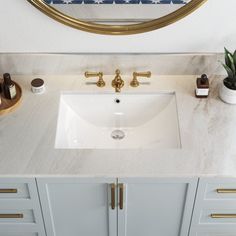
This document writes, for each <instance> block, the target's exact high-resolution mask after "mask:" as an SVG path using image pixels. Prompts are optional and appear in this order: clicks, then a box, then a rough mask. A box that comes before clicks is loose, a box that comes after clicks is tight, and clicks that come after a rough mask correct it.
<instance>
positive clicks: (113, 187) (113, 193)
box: [110, 184, 116, 210]
mask: <svg viewBox="0 0 236 236" xmlns="http://www.w3.org/2000/svg"><path fill="white" fill-rule="evenodd" d="M110 187H111V209H112V210H114V209H115V208H116V185H115V184H111V185H110Z"/></svg>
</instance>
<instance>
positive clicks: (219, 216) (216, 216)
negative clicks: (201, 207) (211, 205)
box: [211, 214, 236, 219]
mask: <svg viewBox="0 0 236 236" xmlns="http://www.w3.org/2000/svg"><path fill="white" fill-rule="evenodd" d="M211 218H213V219H234V218H235V219H236V214H211Z"/></svg>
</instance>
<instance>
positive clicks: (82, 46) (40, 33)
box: [0, 0, 236, 53]
mask: <svg viewBox="0 0 236 236" xmlns="http://www.w3.org/2000/svg"><path fill="white" fill-rule="evenodd" d="M235 9H236V0H208V2H207V3H206V4H205V5H203V6H202V7H201V8H200V9H198V10H197V11H196V12H194V13H193V14H191V15H190V16H188V17H186V18H184V19H183V20H181V21H179V22H177V23H175V24H173V25H170V26H168V27H165V28H163V29H159V30H156V31H153V32H149V33H144V34H139V35H131V36H103V35H95V34H91V33H86V32H82V31H79V30H75V29H72V28H69V27H67V26H64V25H62V24H60V23H58V22H56V21H54V20H52V19H51V18H48V17H47V16H46V15H43V14H42V13H41V12H40V11H38V10H37V9H36V8H34V7H33V6H31V5H30V4H29V3H28V2H27V1H26V0H0V52H164V53H166V52H221V51H222V50H223V47H224V46H227V47H229V48H231V49H234V48H236V13H235V12H236V11H235Z"/></svg>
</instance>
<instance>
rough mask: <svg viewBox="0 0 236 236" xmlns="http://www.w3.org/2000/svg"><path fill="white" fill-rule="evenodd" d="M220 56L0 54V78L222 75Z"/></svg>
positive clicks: (221, 59)
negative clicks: (89, 74)
mask: <svg viewBox="0 0 236 236" xmlns="http://www.w3.org/2000/svg"><path fill="white" fill-rule="evenodd" d="M220 61H223V54H5V53H4V54H0V75H1V74H3V73H5V72H9V73H11V74H13V75H76V74H83V73H84V72H85V71H87V70H89V71H102V72H104V75H113V74H114V71H115V70H116V69H117V68H119V69H120V70H121V73H122V74H132V72H133V71H146V70H150V71H151V72H152V73H153V74H156V75H198V74H203V73H206V74H208V75H209V76H210V75H224V74H225V72H224V70H223V68H222V66H221V64H220Z"/></svg>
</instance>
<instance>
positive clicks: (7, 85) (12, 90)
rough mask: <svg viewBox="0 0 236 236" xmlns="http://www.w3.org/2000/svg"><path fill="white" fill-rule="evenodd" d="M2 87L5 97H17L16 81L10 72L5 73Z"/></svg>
mask: <svg viewBox="0 0 236 236" xmlns="http://www.w3.org/2000/svg"><path fill="white" fill-rule="evenodd" d="M2 87H3V93H4V96H5V98H7V99H13V98H15V97H16V86H15V83H14V82H13V81H12V80H11V75H10V74H9V73H5V74H4V75H3V85H2Z"/></svg>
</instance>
